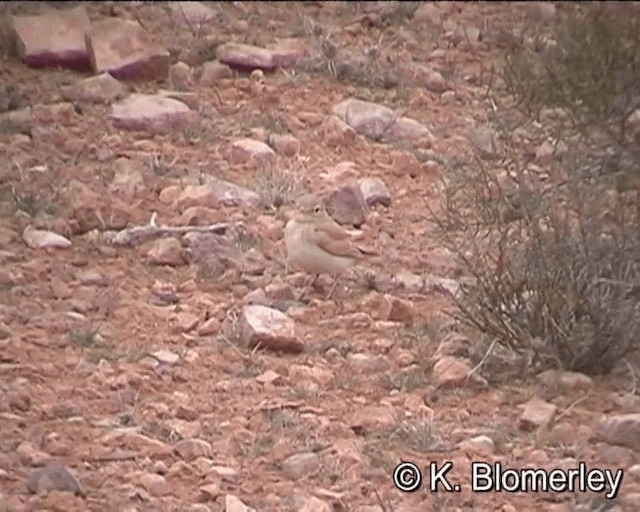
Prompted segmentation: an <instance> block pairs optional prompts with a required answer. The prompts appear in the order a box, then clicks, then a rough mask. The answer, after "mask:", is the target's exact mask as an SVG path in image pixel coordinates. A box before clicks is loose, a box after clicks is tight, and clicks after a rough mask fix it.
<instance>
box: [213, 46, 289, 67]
mask: <svg viewBox="0 0 640 512" xmlns="http://www.w3.org/2000/svg"><path fill="white" fill-rule="evenodd" d="M216 57H217V58H218V60H219V61H220V62H222V63H223V64H227V65H228V66H229V67H230V68H232V69H237V70H240V71H253V70H254V69H262V70H263V71H273V70H274V69H275V68H276V66H277V64H275V63H274V59H273V52H272V51H271V50H267V49H266V48H260V47H258V46H253V45H250V44H240V43H225V44H222V45H220V46H218V48H217V49H216Z"/></svg>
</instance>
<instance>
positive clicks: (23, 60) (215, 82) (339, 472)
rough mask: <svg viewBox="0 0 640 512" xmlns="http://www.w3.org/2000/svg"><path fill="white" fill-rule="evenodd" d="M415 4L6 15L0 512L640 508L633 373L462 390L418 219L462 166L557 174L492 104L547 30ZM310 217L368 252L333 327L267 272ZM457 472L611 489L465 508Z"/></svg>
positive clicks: (445, 265)
mask: <svg viewBox="0 0 640 512" xmlns="http://www.w3.org/2000/svg"><path fill="white" fill-rule="evenodd" d="M25 4H26V5H25ZM413 4H414V3H412V2H406V3H395V2H386V3H380V4H378V3H365V2H352V3H349V4H347V3H339V2H335V3H332V2H306V3H298V2H290V3H287V4H286V5H285V4H277V3H272V4H266V3H260V2H256V3H243V2H229V3H216V2H205V3H202V4H199V3H190V4H187V3H183V4H177V3H173V4H171V3H167V4H161V3H153V2H131V3H126V2H125V3H116V2H94V3H91V4H87V5H86V6H85V7H79V8H75V9H73V10H70V11H65V12H62V11H58V10H57V8H56V7H51V6H47V5H46V4H45V3H38V2H31V3H27V2H24V3H23V2H13V3H9V2H7V3H4V5H2V9H3V11H2V16H3V18H2V20H3V22H4V23H5V26H4V32H3V36H2V49H3V50H4V51H5V53H6V54H7V55H6V58H5V59H4V60H3V61H2V62H1V64H0V73H1V75H0V76H1V77H2V79H1V80H0V85H1V87H2V89H1V91H0V92H1V96H0V108H1V109H2V113H0V155H1V157H2V158H1V160H0V194H1V196H0V218H1V219H2V221H1V223H0V261H1V262H2V265H1V267H0V432H1V436H0V510H10V511H22V510H24V511H26V510H94V511H106V510H113V511H134V510H138V511H154V510H157V511H171V510H175V511H185V512H186V511H191V512H195V511H217V510H226V511H233V512H237V511H246V510H251V509H255V510H264V511H267V510H274V511H276V510H277V511H286V510H292V511H306V512H312V511H313V512H315V511H318V512H319V511H331V510H336V511H339V510H345V511H346V510H349V511H359V512H390V511H395V512H399V511H413V510H424V511H428V510H433V511H436V510H443V511H448V510H469V511H471V510H473V511H481V510H501V511H516V510H549V511H557V512H560V511H572V510H637V507H638V506H639V504H640V465H638V464H637V463H638V459H637V456H638V450H640V444H639V441H638V439H640V435H639V432H640V414H638V410H639V407H638V401H637V399H636V397H635V386H634V377H633V375H634V373H633V371H632V368H631V367H630V366H629V367H626V366H625V367H624V368H623V371H621V372H618V373H616V374H614V375H612V376H607V377H602V378H597V379H591V378H589V377H587V376H584V375H579V374H570V373H554V372H551V373H546V374H544V375H541V376H537V377H536V378H533V377H532V378H531V379H526V380H521V381H511V382H505V381H504V379H502V380H501V379H500V378H499V377H498V376H497V375H492V374H491V372H490V371H488V367H484V366H478V367H476V366H475V365H476V363H477V362H478V361H479V360H480V358H479V357H478V353H477V351H476V350H474V343H473V340H472V339H469V337H467V336H464V335H463V334H461V333H459V332H457V331H456V326H455V325H453V324H452V322H451V321H450V320H449V319H448V318H449V317H448V316H447V315H446V313H447V311H449V310H450V309H451V296H452V295H453V294H455V293H456V292H457V290H458V286H459V283H460V282H461V280H463V279H464V278H465V276H464V275H462V274H461V272H460V269H459V268H458V265H457V263H456V261H455V259H454V258H453V256H452V255H451V254H450V253H448V252H447V251H446V250H445V249H444V248H442V247H441V246H440V245H439V243H438V242H437V240H436V239H435V238H434V237H433V236H432V225H431V223H430V220H429V215H428V211H429V210H430V209H434V208H437V207H438V205H439V204H440V203H441V199H442V197H443V196H442V191H441V189H440V188H439V178H440V177H442V176H444V175H446V172H447V165H448V162H453V161H456V160H460V159H465V158H469V157H470V156H471V155H472V154H473V152H474V150H478V149H479V150H481V152H483V153H484V154H485V155H486V156H487V159H488V160H490V161H493V162H494V165H495V167H496V169H498V170H499V169H500V165H501V164H500V160H499V157H500V151H501V149H500V148H501V147H504V146H511V147H516V148H518V150H521V151H522V152H529V153H531V154H532V155H534V158H537V159H538V160H539V164H540V166H541V167H544V165H545V162H548V161H549V159H552V158H553V155H552V154H551V152H550V151H549V145H548V143H545V142H544V140H543V139H536V136H535V135H533V134H532V135H530V136H529V137H528V138H527V137H523V135H522V132H519V133H515V132H508V131H506V132H505V130H502V131H500V126H499V125H500V119H499V116H496V101H499V98H498V99H494V98H492V96H491V95H489V94H488V93H487V88H488V84H489V82H490V73H489V72H488V70H490V69H491V66H492V65H494V64H495V63H497V62H499V61H500V59H501V57H502V56H503V55H504V53H505V51H507V50H508V49H509V47H510V46H512V45H514V44H516V43H517V37H514V34H517V31H518V28H519V27H521V25H522V23H544V22H545V20H548V19H550V18H552V17H553V16H554V15H555V8H554V7H553V5H551V4H546V5H541V4H535V3H534V4H531V5H528V4H527V5H524V4H518V3H501V4H498V3H494V4H491V3H487V4H484V3H455V2H441V3H437V4H436V3H429V2H426V3H420V5H419V6H418V7H417V9H416V5H413ZM74 5H78V4H75V3H68V5H67V4H65V9H69V8H70V7H74ZM51 9H54V10H53V11H51ZM10 13H11V14H15V15H18V16H19V17H18V18H15V19H10V18H9V14H10ZM43 14H44V16H45V17H44V18H31V17H28V16H33V15H43ZM25 16H26V17H25ZM54 27H55V28H54ZM85 33H86V39H85ZM14 40H15V41H17V52H18V55H15V54H14V53H13V52H12V48H11V46H12V41H14ZM243 45H244V46H243ZM247 45H248V46H247ZM42 65H60V66H62V67H59V68H57V69H56V68H51V67H47V68H42V67H40V66H42ZM107 71H108V72H109V74H107V73H106V72H107ZM489 157H493V158H489ZM496 157H497V158H496ZM302 191H314V192H318V193H320V194H323V196H324V197H325V198H326V201H327V205H328V208H329V211H330V212H331V213H332V215H333V216H334V217H335V218H336V220H338V221H340V222H341V223H343V224H345V225H348V226H349V227H350V229H352V230H354V231H357V232H359V233H360V236H361V238H362V240H363V241H364V242H366V244H367V245H369V246H370V247H372V248H374V249H375V250H376V252H377V256H374V257H373V258H372V259H371V261H370V262H368V263H367V264H366V265H364V266H363V267H361V268H358V269H355V270H354V271H353V273H352V274H351V275H349V276H346V277H345V278H344V279H342V280H341V282H340V285H339V287H338V288H337V291H336V293H335V296H334V297H332V298H331V300H326V298H325V297H326V291H327V286H328V285H330V280H328V279H326V280H320V282H319V285H318V286H317V287H315V288H314V289H312V290H311V292H310V294H309V296H308V298H306V299H303V300H300V301H297V300H296V297H297V296H298V293H299V291H300V290H301V287H302V283H303V281H304V279H305V277H306V276H305V275H304V274H302V273H300V272H297V269H288V268H286V265H285V257H284V252H283V244H282V230H283V226H284V223H285V221H286V218H287V215H288V212H289V209H290V204H291V200H292V199H294V198H295V197H296V196H297V195H298V194H299V193H301V192H302ZM136 227H137V228H136ZM132 228H133V229H132ZM165 235H168V236H165ZM480 356H481V354H480ZM400 461H412V462H415V463H416V464H417V465H419V466H420V467H422V468H425V469H426V468H427V467H428V464H429V463H430V462H436V463H438V464H443V463H445V462H446V461H452V462H453V463H454V469H453V470H452V471H451V473H450V474H449V476H450V477H451V480H452V481H453V480H455V481H456V482H458V483H459V484H460V485H461V491H460V492H457V493H456V492H453V493H444V492H442V491H441V492H439V493H438V494H431V493H429V492H428V490H427V484H428V482H429V478H428V476H425V482H424V485H423V488H422V489H421V490H420V491H418V492H415V493H411V494H403V493H402V492H400V491H399V490H398V489H396V488H395V487H394V484H393V478H392V474H393V471H394V468H395V467H396V466H397V465H398V463H399V462H400ZM472 461H486V462H489V463H494V462H501V463H503V464H504V465H505V466H508V467H510V468H522V467H533V468H543V469H549V470H550V469H553V468H566V469H570V468H574V467H577V465H578V463H579V462H581V461H583V462H586V463H587V465H588V466H589V467H593V468H601V469H604V468H611V469H617V468H622V469H624V470H625V475H624V480H623V483H622V486H621V490H620V492H619V493H618V496H617V498H616V499H615V500H608V499H607V498H605V497H604V495H603V494H600V495H594V494H593V493H515V494H514V493H507V492H501V493H473V492H472V491H471V488H470V469H469V468H470V464H471V462H472ZM74 475H75V476H74Z"/></svg>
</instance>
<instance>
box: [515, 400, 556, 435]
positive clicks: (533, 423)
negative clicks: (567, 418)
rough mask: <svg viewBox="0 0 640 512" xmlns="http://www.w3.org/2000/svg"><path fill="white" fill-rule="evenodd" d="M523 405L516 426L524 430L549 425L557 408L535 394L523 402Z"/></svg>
mask: <svg viewBox="0 0 640 512" xmlns="http://www.w3.org/2000/svg"><path fill="white" fill-rule="evenodd" d="M523 407H524V411H523V412H522V415H521V416H520V420H519V421H518V426H519V428H520V429H521V430H526V431H531V430H535V429H537V428H539V427H542V426H547V425H550V424H551V421H553V418H554V417H555V414H556V411H557V409H558V408H557V407H556V406H555V405H553V404H550V403H548V402H545V401H544V400H542V399H540V398H538V397H535V396H534V397H533V398H532V399H531V400H529V401H528V402H527V403H526V404H524V406H523Z"/></svg>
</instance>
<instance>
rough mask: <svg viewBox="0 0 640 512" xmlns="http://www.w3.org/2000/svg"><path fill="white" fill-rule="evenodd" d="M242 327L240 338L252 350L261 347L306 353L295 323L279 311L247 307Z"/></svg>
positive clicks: (243, 312)
mask: <svg viewBox="0 0 640 512" xmlns="http://www.w3.org/2000/svg"><path fill="white" fill-rule="evenodd" d="M240 325H241V329H240V330H241V334H240V337H241V339H242V341H243V342H244V344H245V345H246V346H247V347H248V348H250V349H251V348H254V347H256V346H258V345H259V346H260V347H262V348H264V349H266V350H272V351H281V352H288V353H300V352H303V351H304V344H303V343H302V342H301V341H300V340H298V339H297V337H296V333H295V323H294V321H293V320H292V319H291V318H289V317H288V316H287V315H285V314H284V313H282V312H281V311H278V310H277V309H272V308H268V307H266V306H261V305H257V304H255V305H247V306H245V307H244V308H243V310H242V316H241V321H240Z"/></svg>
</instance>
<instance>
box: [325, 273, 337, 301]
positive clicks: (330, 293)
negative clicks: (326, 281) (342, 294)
mask: <svg viewBox="0 0 640 512" xmlns="http://www.w3.org/2000/svg"><path fill="white" fill-rule="evenodd" d="M338 277H339V275H338V274H336V275H335V277H334V278H333V284H332V285H331V289H330V290H329V293H328V294H327V300H329V299H331V296H332V295H333V292H334V290H335V289H336V285H337V284H338Z"/></svg>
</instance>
